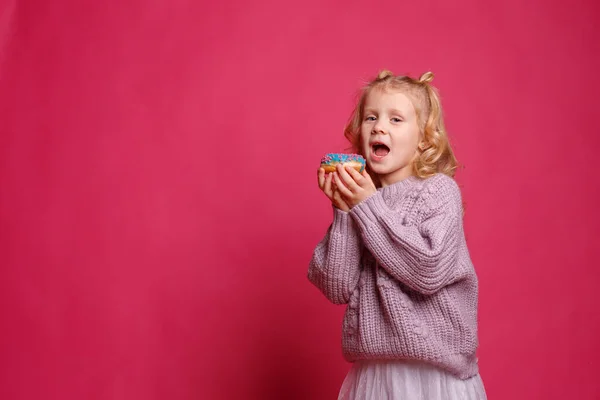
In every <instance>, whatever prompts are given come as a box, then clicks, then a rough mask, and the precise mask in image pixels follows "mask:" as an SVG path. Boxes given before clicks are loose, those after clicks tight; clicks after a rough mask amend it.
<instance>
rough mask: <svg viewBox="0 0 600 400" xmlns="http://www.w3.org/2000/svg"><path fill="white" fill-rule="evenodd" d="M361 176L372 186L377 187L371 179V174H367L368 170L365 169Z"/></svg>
mask: <svg viewBox="0 0 600 400" xmlns="http://www.w3.org/2000/svg"><path fill="white" fill-rule="evenodd" d="M361 176H362V177H363V178H364V179H366V180H367V182H369V184H370V185H373V186H375V183H374V182H373V178H371V175H369V173H368V172H367V169H366V168H365V169H363V172H362V174H361Z"/></svg>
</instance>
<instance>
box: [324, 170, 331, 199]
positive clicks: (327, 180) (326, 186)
mask: <svg viewBox="0 0 600 400" xmlns="http://www.w3.org/2000/svg"><path fill="white" fill-rule="evenodd" d="M324 172H325V171H323V173H324ZM332 175H333V174H327V176H326V177H325V182H324V183H323V189H322V190H323V193H325V195H326V196H327V197H329V198H330V199H331V198H332V197H333V189H332V187H331V181H332V179H333V177H332Z"/></svg>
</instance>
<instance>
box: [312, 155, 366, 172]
mask: <svg viewBox="0 0 600 400" xmlns="http://www.w3.org/2000/svg"><path fill="white" fill-rule="evenodd" d="M337 164H345V165H350V166H351V167H353V168H354V169H355V170H357V171H358V172H363V170H364V169H365V159H364V158H363V157H362V156H361V155H359V154H343V153H328V154H325V156H323V158H322V159H321V168H323V169H324V170H325V173H328V172H334V171H335V167H336V165H337Z"/></svg>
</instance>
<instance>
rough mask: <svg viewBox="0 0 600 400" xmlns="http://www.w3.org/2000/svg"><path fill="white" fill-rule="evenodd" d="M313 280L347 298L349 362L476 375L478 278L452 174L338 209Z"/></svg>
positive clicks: (314, 263)
mask: <svg viewBox="0 0 600 400" xmlns="http://www.w3.org/2000/svg"><path fill="white" fill-rule="evenodd" d="M308 279H309V280H310V281H311V282H312V283H313V284H314V285H315V286H317V287H318V288H319V289H320V290H321V291H322V292H323V294H324V295H325V296H326V297H327V298H328V299H329V300H330V301H331V302H333V303H335V304H348V306H347V309H346V313H345V316H344V322H343V332H342V346H343V352H344V357H345V358H346V359H347V360H348V361H356V360H360V359H412V360H421V361H425V362H429V363H431V364H434V365H437V366H438V367H440V368H443V369H445V370H447V371H449V372H451V373H452V374H454V375H456V376H457V377H459V378H461V379H467V378H469V377H471V376H473V375H476V374H477V373H478V366H477V358H476V356H475V351H476V349H477V345H478V339H477V291H478V284H477V276H476V274H475V271H474V268H473V265H472V263H471V259H470V256H469V251H468V249H467V244H466V241H465V236H464V232H463V223H462V200H461V194H460V189H459V188H458V186H457V185H456V182H455V181H454V179H452V178H450V177H448V176H446V175H442V174H437V175H435V176H433V177H431V178H428V179H425V180H421V179H418V178H415V177H410V178H407V179H405V180H403V181H401V182H398V183H395V184H393V185H390V186H387V187H385V188H382V189H378V191H377V193H376V194H374V195H373V196H371V197H369V198H368V199H366V200H365V201H363V202H362V203H360V204H359V205H357V206H355V207H353V208H352V209H351V210H350V212H348V213H346V212H344V211H341V210H339V209H337V208H334V218H333V223H332V224H331V226H330V228H329V230H328V232H327V234H326V236H325V237H324V238H323V240H322V241H321V242H320V243H319V244H318V245H317V247H316V249H315V252H314V254H313V258H312V260H311V262H310V266H309V269H308Z"/></svg>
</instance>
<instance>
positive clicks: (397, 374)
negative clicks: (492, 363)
mask: <svg viewBox="0 0 600 400" xmlns="http://www.w3.org/2000/svg"><path fill="white" fill-rule="evenodd" d="M486 399H487V397H486V394H485V389H484V386H483V381H482V380H481V377H480V375H475V376H473V377H471V378H469V379H466V380H462V379H459V378H457V377H456V376H454V375H452V374H450V373H449V372H446V371H444V370H442V369H439V368H436V367H434V366H431V365H428V364H425V363H420V362H412V361H411V362H405V361H357V362H355V363H354V364H353V365H352V368H351V369H350V371H349V372H348V375H347V376H346V379H345V380H344V383H343V384H342V388H341V389H340V394H339V397H338V400H486Z"/></svg>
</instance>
